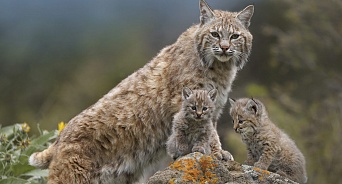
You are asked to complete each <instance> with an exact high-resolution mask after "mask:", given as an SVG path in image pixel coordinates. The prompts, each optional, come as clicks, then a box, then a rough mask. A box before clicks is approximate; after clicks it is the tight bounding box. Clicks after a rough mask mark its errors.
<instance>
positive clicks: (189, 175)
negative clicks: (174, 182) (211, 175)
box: [171, 159, 203, 182]
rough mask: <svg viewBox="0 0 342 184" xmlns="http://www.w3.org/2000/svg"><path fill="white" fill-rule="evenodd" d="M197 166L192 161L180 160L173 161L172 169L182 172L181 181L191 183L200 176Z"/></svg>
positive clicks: (200, 172)
mask: <svg viewBox="0 0 342 184" xmlns="http://www.w3.org/2000/svg"><path fill="white" fill-rule="evenodd" d="M196 165H197V168H198V164H197V163H196V162H195V160H194V159H181V160H177V161H175V162H174V163H173V164H172V165H171V168H172V169H176V170H178V171H183V173H184V174H183V177H182V179H183V180H184V181H193V182H196V181H197V180H198V179H199V176H201V174H203V173H202V171H201V170H199V169H197V168H196Z"/></svg>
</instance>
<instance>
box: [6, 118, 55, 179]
mask: <svg viewBox="0 0 342 184" xmlns="http://www.w3.org/2000/svg"><path fill="white" fill-rule="evenodd" d="M29 131H30V126H29V125H28V124H27V123H23V124H15V125H11V126H6V127H1V128H0V184H8V183H16V184H21V183H23V184H42V183H46V180H45V178H46V176H47V175H48V170H40V169H36V168H34V167H32V166H30V165H28V158H29V156H30V155H31V154H32V153H34V152H37V151H41V150H43V149H46V148H47V147H48V146H49V144H50V141H52V140H53V139H55V138H56V137H57V132H58V131H56V130H54V131H50V132H48V131H43V132H41V135H40V136H38V137H34V136H33V137H29V135H28V133H29Z"/></svg>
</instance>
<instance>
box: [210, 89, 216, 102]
mask: <svg viewBox="0 0 342 184" xmlns="http://www.w3.org/2000/svg"><path fill="white" fill-rule="evenodd" d="M208 96H209V98H210V100H211V101H213V102H215V100H216V96H217V89H212V90H210V91H209V92H208Z"/></svg>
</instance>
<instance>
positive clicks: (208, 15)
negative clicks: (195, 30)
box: [199, 0, 215, 25]
mask: <svg viewBox="0 0 342 184" xmlns="http://www.w3.org/2000/svg"><path fill="white" fill-rule="evenodd" d="M199 8H200V12H201V16H200V22H201V25H204V24H205V23H207V22H209V21H210V20H211V19H213V18H215V15H214V12H213V10H212V9H211V8H210V7H209V5H208V4H207V3H206V2H205V1H204V0H200V2H199Z"/></svg>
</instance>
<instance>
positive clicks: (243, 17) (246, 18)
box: [236, 5, 254, 28]
mask: <svg viewBox="0 0 342 184" xmlns="http://www.w3.org/2000/svg"><path fill="white" fill-rule="evenodd" d="M253 13H254V6H253V5H249V6H247V7H246V8H245V9H243V10H242V11H240V12H239V13H238V15H237V16H236V18H237V19H239V20H240V21H241V23H242V24H243V25H244V26H245V28H248V27H249V25H250V24H251V18H252V16H253Z"/></svg>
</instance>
